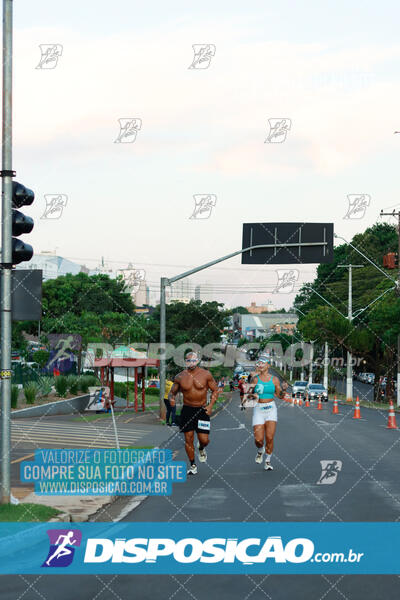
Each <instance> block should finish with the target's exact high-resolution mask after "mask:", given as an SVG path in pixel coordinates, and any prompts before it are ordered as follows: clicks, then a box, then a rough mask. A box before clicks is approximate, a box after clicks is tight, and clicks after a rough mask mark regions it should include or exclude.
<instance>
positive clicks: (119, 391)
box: [114, 381, 130, 398]
mask: <svg viewBox="0 0 400 600" xmlns="http://www.w3.org/2000/svg"><path fill="white" fill-rule="evenodd" d="M129 391H130V390H129ZM114 395H115V396H118V397H119V398H126V383H123V382H122V381H115V382H114Z"/></svg>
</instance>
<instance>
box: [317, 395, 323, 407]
mask: <svg viewBox="0 0 400 600" xmlns="http://www.w3.org/2000/svg"><path fill="white" fill-rule="evenodd" d="M317 410H322V402H321V396H318V406H317Z"/></svg>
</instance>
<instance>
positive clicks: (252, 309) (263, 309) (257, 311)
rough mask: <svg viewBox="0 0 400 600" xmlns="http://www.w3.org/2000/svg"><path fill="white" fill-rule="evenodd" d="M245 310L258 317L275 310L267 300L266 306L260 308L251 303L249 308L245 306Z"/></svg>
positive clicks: (262, 305)
mask: <svg viewBox="0 0 400 600" xmlns="http://www.w3.org/2000/svg"><path fill="white" fill-rule="evenodd" d="M246 308H247V310H248V311H249V313H251V314H252V315H259V314H262V313H268V312H271V311H272V310H276V309H275V306H274V305H273V304H272V302H271V300H268V302H267V303H266V304H261V306H257V304H256V303H255V302H251V303H250V306H246Z"/></svg>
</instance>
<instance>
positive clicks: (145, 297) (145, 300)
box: [133, 279, 150, 308]
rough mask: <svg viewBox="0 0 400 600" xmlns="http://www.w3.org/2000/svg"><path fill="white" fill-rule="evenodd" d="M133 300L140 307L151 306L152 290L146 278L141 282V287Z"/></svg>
mask: <svg viewBox="0 0 400 600" xmlns="http://www.w3.org/2000/svg"><path fill="white" fill-rule="evenodd" d="M133 301H134V303H135V305H136V306H137V307H138V308H139V307H144V306H149V304H150V290H149V286H148V285H146V281H145V280H144V279H143V280H142V281H141V282H140V284H139V289H138V291H137V292H136V293H135V295H134V298H133Z"/></svg>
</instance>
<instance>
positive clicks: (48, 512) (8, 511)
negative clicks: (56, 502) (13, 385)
mask: <svg viewBox="0 0 400 600" xmlns="http://www.w3.org/2000/svg"><path fill="white" fill-rule="evenodd" d="M60 512H61V511H60V510H57V509H56V508H51V507H50V506H43V504H29V503H28V504H0V522H5V521H7V522H17V521H19V522H21V521H24V522H33V521H41V522H43V521H48V520H49V519H51V518H53V517H56V516H57V515H59V514H60Z"/></svg>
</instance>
